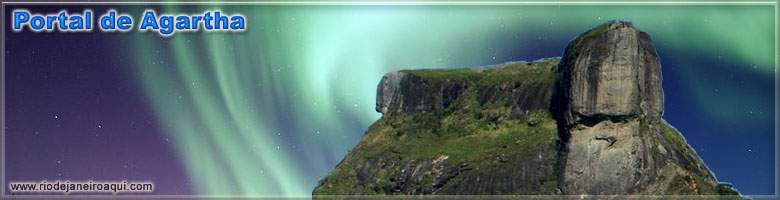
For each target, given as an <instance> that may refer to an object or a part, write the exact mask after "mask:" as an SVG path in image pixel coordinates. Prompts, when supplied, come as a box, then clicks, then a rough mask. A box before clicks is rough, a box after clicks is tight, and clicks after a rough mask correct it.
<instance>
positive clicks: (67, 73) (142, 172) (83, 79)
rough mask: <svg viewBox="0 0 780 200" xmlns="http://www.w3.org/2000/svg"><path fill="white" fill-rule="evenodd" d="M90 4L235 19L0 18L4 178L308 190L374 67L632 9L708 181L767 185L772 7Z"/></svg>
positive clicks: (458, 62)
mask: <svg viewBox="0 0 780 200" xmlns="http://www.w3.org/2000/svg"><path fill="white" fill-rule="evenodd" d="M14 8H16V7H15V6H11V5H6V7H5V13H6V18H5V19H10V13H11V11H12V10H13V9H14ZM23 8H26V9H28V10H30V11H31V12H33V13H58V12H59V11H60V10H62V9H66V10H67V11H68V12H72V13H80V12H82V11H83V9H84V7H81V6H65V7H63V6H57V7H52V6H23ZM89 8H91V9H92V10H93V13H94V14H96V15H100V14H102V13H105V12H106V10H107V9H108V8H113V9H116V10H117V11H119V12H120V13H127V14H131V15H133V17H134V20H135V21H136V24H134V25H136V26H137V20H138V18H139V17H141V14H142V12H143V10H144V9H147V8H148V9H154V10H156V11H157V13H202V12H203V11H206V10H214V9H219V10H222V11H223V12H224V13H240V14H243V15H244V16H245V17H246V18H247V23H248V25H247V30H246V31H245V32H241V33H225V32H223V33H220V32H204V31H200V32H177V33H175V34H174V35H173V36H172V37H168V38H163V37H160V35H158V34H156V33H154V32H138V31H137V30H133V31H131V32H129V33H104V32H100V31H98V30H93V31H92V32H90V33H57V32H52V33H46V32H41V33H33V32H31V31H29V30H25V31H22V32H11V31H8V30H10V25H6V27H5V30H6V32H5V34H6V37H5V39H4V42H5V52H4V56H5V59H6V60H5V77H4V78H5V79H4V80H3V81H5V103H6V105H5V110H4V111H5V116H6V118H5V127H4V128H5V141H4V144H3V147H4V148H5V155H6V159H5V163H6V166H5V172H6V183H4V185H5V186H4V187H7V185H8V182H11V181H32V182H38V181H41V180H47V181H55V180H71V181H86V180H97V181H121V180H128V181H152V182H154V183H155V192H154V194H260V195H264V194H271V195H308V194H311V191H312V189H313V188H314V186H316V184H317V181H318V180H319V179H321V178H323V177H324V176H325V175H327V173H328V172H330V170H332V169H333V168H334V167H335V165H336V164H337V163H338V162H339V161H341V159H342V158H343V157H344V156H345V155H346V153H347V151H348V150H349V149H351V148H352V147H353V146H354V145H355V144H356V143H357V142H358V141H359V139H360V138H361V137H362V136H363V133H364V131H365V130H366V129H367V127H368V126H369V125H370V124H371V123H373V122H374V121H375V120H377V119H378V118H379V117H380V116H381V115H380V114H379V113H376V111H374V105H375V104H374V102H375V95H376V94H375V93H376V85H377V83H378V82H379V80H380V78H381V76H382V75H383V74H384V73H386V72H390V71H394V70H400V69H421V68H463V67H474V66H485V65H492V64H500V63H504V62H509V61H532V60H537V59H540V58H545V57H559V56H561V54H562V52H563V48H564V47H565V45H566V44H567V42H568V41H569V40H571V39H573V38H574V37H576V36H577V35H578V34H580V33H582V32H583V31H585V30H587V29H589V28H591V27H594V26H596V25H599V24H601V23H603V22H605V21H607V20H612V19H624V18H630V19H631V20H632V21H633V23H634V25H635V26H636V27H638V28H639V29H642V30H643V31H645V32H647V33H649V34H650V35H651V37H652V38H653V41H654V44H655V48H656V50H657V52H658V53H659V57H660V59H661V65H662V72H663V88H664V94H665V106H666V107H665V109H666V110H665V113H664V117H663V118H664V119H665V120H666V121H668V122H669V123H670V124H672V125H673V126H675V127H676V128H677V129H678V130H679V131H680V132H682V134H683V136H685V138H686V139H687V141H688V143H689V144H690V145H691V146H692V147H693V148H694V149H695V150H696V152H697V153H698V154H699V155H700V156H701V158H702V160H703V161H704V162H705V163H706V164H707V166H708V167H709V168H710V170H712V171H713V172H714V174H715V176H716V178H717V179H718V181H721V182H730V183H733V184H734V186H735V188H736V189H738V190H739V191H740V192H742V193H743V194H751V195H767V194H774V188H775V184H774V176H775V173H774V167H775V166H774V163H775V161H774V156H775V155H774V148H775V146H774V141H775V134H774V116H775V107H774V94H775V90H774V81H775V79H774V78H775V73H776V70H775V67H776V66H775V64H773V63H774V62H775V58H774V56H775V55H776V53H773V52H774V50H775V49H774V48H775V47H774V45H773V44H775V43H776V42H777V41H775V40H774V36H775V35H774V24H775V23H776V22H775V21H774V17H775V13H774V7H773V6H759V5H754V6H734V5H732V6H706V5H697V6H639V5H622V6H558V5H554V6H182V5H179V6H112V7H105V6H89ZM6 24H8V22H6ZM134 29H135V27H134ZM6 194H10V192H9V191H8V189H7V188H6Z"/></svg>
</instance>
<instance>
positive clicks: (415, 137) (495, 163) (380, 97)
mask: <svg viewBox="0 0 780 200" xmlns="http://www.w3.org/2000/svg"><path fill="white" fill-rule="evenodd" d="M376 110H377V111H378V112H381V113H383V116H382V118H381V119H379V120H378V121H377V122H376V123H374V124H373V125H372V126H371V127H370V128H369V130H368V131H367V133H366V135H365V136H364V138H363V139H362V140H361V141H360V143H359V144H358V145H357V146H356V147H355V148H354V149H353V150H352V151H351V152H350V153H349V154H348V155H347V157H346V158H344V160H343V161H342V162H341V163H340V164H339V165H338V166H337V167H336V169H334V170H333V172H331V174H330V175H328V177H326V178H325V179H324V180H322V181H321V182H320V185H319V186H318V187H317V188H315V190H314V194H692V195H717V194H736V192H735V191H733V190H732V189H731V187H730V186H729V185H727V184H721V185H719V184H718V183H717V182H716V180H715V178H714V177H713V176H712V174H711V173H710V171H709V170H708V169H707V168H706V166H704V164H703V162H702V161H701V160H700V159H699V158H698V156H697V155H696V154H695V153H694V152H693V151H692V150H691V148H690V147H689V146H688V145H687V143H686V142H685V140H684V139H683V138H682V136H681V135H680V134H679V133H678V132H677V131H676V130H674V128H672V127H671V126H669V125H668V124H666V123H665V122H664V121H663V120H662V119H661V115H662V112H663V92H662V88H661V72H660V64H659V59H658V57H657V55H656V53H655V50H654V48H653V46H652V43H651V40H650V37H649V36H648V35H647V34H646V33H644V32H641V31H639V30H637V29H635V28H634V27H633V25H632V24H631V23H630V22H627V21H611V22H608V23H605V24H602V25H600V26H598V27H596V28H593V29H591V30H589V31H587V32H585V33H583V34H581V35H580V36H579V37H577V38H576V39H574V40H572V41H571V42H570V43H569V45H568V46H567V47H566V50H565V55H564V56H563V58H562V59H546V60H540V61H536V62H533V63H508V64H506V65H503V66H497V67H492V68H477V69H459V70H417V71H410V70H404V71H399V72H391V73H388V74H386V75H385V76H384V77H383V78H382V81H381V82H380V83H379V86H378V89H377V105H376Z"/></svg>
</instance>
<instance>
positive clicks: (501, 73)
mask: <svg viewBox="0 0 780 200" xmlns="http://www.w3.org/2000/svg"><path fill="white" fill-rule="evenodd" d="M558 61H559V60H557V59H551V60H543V61H540V62H536V63H512V64H507V65H504V66H498V67H491V68H478V69H456V70H416V71H404V72H405V73H410V74H413V75H417V76H420V77H423V78H424V79H426V80H432V81H433V82H434V84H435V83H437V82H438V83H443V82H446V81H458V80H467V81H469V82H470V83H471V84H470V87H469V88H468V89H467V90H465V91H464V92H463V94H462V95H461V96H460V97H459V98H458V100H457V101H456V102H455V103H454V104H453V105H451V106H450V107H449V108H447V109H445V110H440V111H432V112H417V113H410V114H406V113H388V114H385V115H384V116H383V117H382V118H381V119H379V120H378V121H377V122H376V123H374V124H373V125H372V126H371V127H370V128H369V130H368V131H367V133H366V135H365V136H364V137H363V139H362V140H361V141H360V143H359V144H358V146H356V147H355V149H353V150H352V151H350V153H349V154H348V155H347V157H346V158H345V159H344V161H342V163H340V164H339V165H338V166H337V168H336V169H335V170H334V171H333V172H331V174H330V175H329V176H328V177H326V178H325V179H324V180H323V181H322V182H321V183H320V186H318V187H317V189H316V190H315V193H316V194H372V193H376V192H377V191H375V187H373V186H375V185H389V184H391V183H389V182H390V180H389V179H390V176H391V171H400V169H401V167H403V163H409V162H411V161H413V160H425V159H428V160H432V159H434V158H436V157H437V156H439V155H448V156H449V158H448V159H447V162H448V163H451V164H452V163H460V162H470V163H471V164H472V165H471V166H470V167H472V168H476V169H488V168H491V167H496V166H495V165H497V163H496V162H491V160H493V159H495V158H496V157H499V156H506V157H518V158H522V159H525V158H527V157H529V156H530V155H531V153H532V151H533V150H534V148H535V147H537V146H540V145H542V144H545V143H550V142H553V141H555V140H557V139H558V134H557V129H556V125H555V121H554V120H553V119H552V117H551V115H550V113H549V112H548V111H546V110H544V111H538V112H535V113H532V114H531V115H530V116H529V117H527V118H525V119H522V120H516V119H506V120H503V121H502V122H500V123H498V122H491V120H489V119H495V118H497V116H508V115H509V113H510V109H511V108H510V107H507V106H506V105H505V103H504V101H505V100H510V99H500V100H497V101H495V102H493V103H488V104H485V105H482V106H480V105H479V103H478V97H479V92H480V91H482V90H485V89H487V88H488V87H491V86H495V85H498V84H501V83H512V82H523V83H524V85H531V84H525V83H531V82H546V83H552V82H553V81H554V79H555V72H554V70H553V68H554V66H556V65H557V64H558ZM499 96H509V95H499ZM507 98H508V97H507ZM531 121H533V122H531ZM529 122H531V123H529ZM529 124H533V126H531V125H529ZM370 158H381V160H383V161H385V162H395V163H401V164H397V165H396V166H394V167H392V168H389V169H382V170H379V171H378V172H377V173H376V178H375V179H376V180H378V182H377V183H376V184H375V185H371V184H368V185H366V184H364V185H359V184H357V179H356V171H355V169H357V168H360V167H364V166H361V165H363V164H364V163H366V162H370V161H369V159H370ZM464 173H471V172H468V171H467V172H464ZM432 178H434V177H433V176H425V177H424V178H423V180H424V181H422V182H423V183H428V182H430V181H429V180H431V179H432ZM456 178H457V177H456ZM453 181H457V180H453ZM552 185H553V186H552V187H554V184H552ZM421 187H426V186H422V185H421ZM427 187H430V186H427Z"/></svg>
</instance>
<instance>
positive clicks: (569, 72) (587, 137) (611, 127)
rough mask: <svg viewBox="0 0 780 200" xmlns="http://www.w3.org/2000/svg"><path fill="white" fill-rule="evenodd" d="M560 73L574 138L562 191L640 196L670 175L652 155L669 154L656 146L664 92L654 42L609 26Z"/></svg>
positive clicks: (619, 25)
mask: <svg viewBox="0 0 780 200" xmlns="http://www.w3.org/2000/svg"><path fill="white" fill-rule="evenodd" d="M558 71H559V74H560V76H558V77H559V78H558V80H557V82H556V84H557V86H558V89H557V91H558V93H556V96H557V97H556V98H560V99H559V100H558V101H557V102H558V105H557V106H556V107H555V108H556V109H559V111H558V112H556V114H558V115H557V117H556V119H557V120H558V121H559V122H561V123H560V125H561V126H562V127H561V128H562V131H563V132H564V134H565V135H566V136H567V137H570V139H569V140H568V145H567V149H566V150H567V151H566V153H567V156H566V165H565V166H566V167H565V170H564V172H563V174H562V179H561V181H562V182H561V189H562V190H563V191H565V192H566V193H570V194H583V193H584V194H631V193H636V192H640V191H641V190H642V189H644V188H645V187H646V186H647V185H648V184H650V183H651V182H652V181H654V179H655V178H656V174H658V173H660V171H659V170H660V169H661V168H663V167H664V160H663V159H662V158H661V157H655V156H653V155H651V148H653V147H656V146H657V147H659V148H660V149H669V148H670V147H669V146H668V145H666V143H663V142H661V143H659V142H657V141H658V138H657V137H660V136H661V134H660V129H659V126H660V125H659V124H660V122H661V114H662V112H663V91H662V88H661V69H660V63H659V60H658V56H657V55H656V53H655V49H654V48H653V45H652V42H651V41H650V37H649V36H648V35H647V34H646V33H644V32H642V31H639V30H637V29H635V28H634V27H633V25H632V24H631V22H628V21H614V22H611V23H606V24H603V25H601V26H598V27H596V28H594V29H591V30H590V31H587V32H585V33H583V34H582V35H581V36H580V37H578V38H576V39H575V40H573V41H572V42H570V43H569V45H568V46H567V47H566V50H565V55H564V57H563V60H562V61H561V65H560V67H559V68H558ZM674 153H677V152H674Z"/></svg>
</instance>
